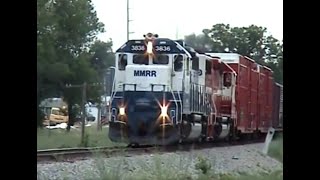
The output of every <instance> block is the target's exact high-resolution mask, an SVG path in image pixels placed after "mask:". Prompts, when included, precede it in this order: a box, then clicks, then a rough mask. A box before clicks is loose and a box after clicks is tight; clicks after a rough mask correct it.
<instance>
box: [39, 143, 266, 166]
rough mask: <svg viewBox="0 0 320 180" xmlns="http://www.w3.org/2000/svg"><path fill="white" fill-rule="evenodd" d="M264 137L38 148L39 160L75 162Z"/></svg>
mask: <svg viewBox="0 0 320 180" xmlns="http://www.w3.org/2000/svg"><path fill="white" fill-rule="evenodd" d="M262 142H264V139H258V140H241V141H236V142H232V143H230V142H223V141H221V142H215V143H212V142H211V143H191V142H189V143H188V142H187V143H183V144H179V145H170V146H158V147H156V146H141V147H125V146H118V147H92V148H63V149H47V150H38V152H37V162H46V163H47V162H54V161H64V162H74V161H77V160H82V159H86V158H88V157H92V156H94V155H98V154H99V155H103V156H105V157H111V156H112V157H113V156H127V157H128V156H129V157H130V156H136V155H143V154H152V153H158V154H162V153H168V152H177V151H180V152H182V151H192V150H200V149H207V148H214V147H227V146H237V145H248V144H255V143H262Z"/></svg>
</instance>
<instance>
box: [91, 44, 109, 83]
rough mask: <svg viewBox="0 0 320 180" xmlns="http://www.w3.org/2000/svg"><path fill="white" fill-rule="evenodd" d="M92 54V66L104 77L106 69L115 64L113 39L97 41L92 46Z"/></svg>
mask: <svg viewBox="0 0 320 180" xmlns="http://www.w3.org/2000/svg"><path fill="white" fill-rule="evenodd" d="M90 53H91V55H92V58H91V59H90V60H91V66H92V67H93V68H94V69H95V70H96V71H97V72H98V74H99V76H100V77H101V78H103V77H104V75H105V73H106V70H107V68H108V67H110V66H114V53H113V52H112V40H110V41H108V42H103V41H100V40H98V41H95V42H94V44H93V45H92V46H91V48H90Z"/></svg>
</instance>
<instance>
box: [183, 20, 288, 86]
mask: <svg viewBox="0 0 320 180" xmlns="http://www.w3.org/2000/svg"><path fill="white" fill-rule="evenodd" d="M185 41H186V43H187V44H189V45H190V46H192V47H194V48H195V49H198V50H200V51H203V52H216V53H224V52H230V53H238V54H241V55H244V56H248V57H250V58H252V59H254V60H255V61H256V62H257V63H259V64H262V65H265V66H267V67H269V68H271V69H272V70H273V72H274V79H275V81H276V82H278V83H281V84H282V83H283V42H282V41H279V40H278V39H276V38H274V37H273V36H272V35H267V28H265V27H261V26H257V25H250V26H248V27H231V26H230V25H229V24H222V23H220V24H215V25H213V26H212V28H211V29H203V31H202V34H199V35H195V34H190V35H187V36H185Z"/></svg>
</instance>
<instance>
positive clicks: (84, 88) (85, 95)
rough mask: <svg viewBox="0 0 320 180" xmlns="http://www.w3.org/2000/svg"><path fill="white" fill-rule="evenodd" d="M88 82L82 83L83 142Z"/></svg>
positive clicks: (82, 139)
mask: <svg viewBox="0 0 320 180" xmlns="http://www.w3.org/2000/svg"><path fill="white" fill-rule="evenodd" d="M86 91H87V83H86V82H84V83H83V85H82V102H81V105H82V108H81V109H82V116H81V121H82V123H81V144H84V128H85V126H84V125H85V119H86V101H87V93H86Z"/></svg>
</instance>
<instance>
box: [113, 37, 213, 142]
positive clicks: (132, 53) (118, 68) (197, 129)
mask: <svg viewBox="0 0 320 180" xmlns="http://www.w3.org/2000/svg"><path fill="white" fill-rule="evenodd" d="M115 55H116V57H115V64H116V65H115V75H114V81H113V87H112V95H111V107H110V114H111V117H110V120H109V138H110V139H111V140H112V141H114V142H126V143H128V144H140V145H142V144H171V143H175V142H178V141H180V142H181V141H184V140H186V139H197V140H203V139H204V138H205V137H206V131H207V123H208V117H209V115H210V113H211V111H212V107H210V103H208V102H207V101H208V100H209V99H210V97H209V96H210V94H209V93H208V92H207V89H206V87H205V78H204V74H205V71H206V68H205V63H206V60H205V59H206V58H207V55H204V54H198V53H197V52H196V51H195V50H194V49H192V48H191V47H187V46H186V45H185V44H184V42H183V41H175V40H171V39H167V38H158V35H156V34H152V33H148V34H147V35H144V39H140V40H129V41H127V42H126V43H125V44H124V45H123V46H121V47H120V48H119V49H118V50H117V51H116V53H115ZM201 59H203V61H202V60H201Z"/></svg>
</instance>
